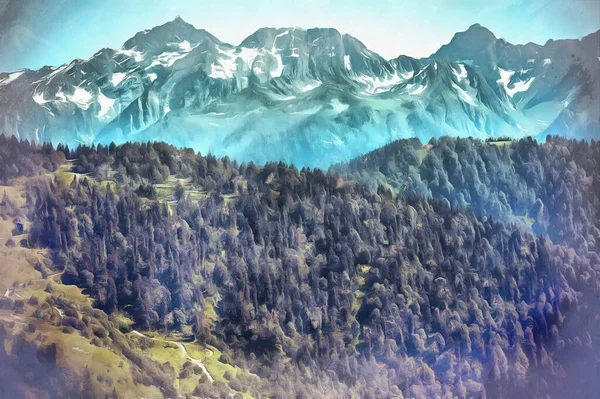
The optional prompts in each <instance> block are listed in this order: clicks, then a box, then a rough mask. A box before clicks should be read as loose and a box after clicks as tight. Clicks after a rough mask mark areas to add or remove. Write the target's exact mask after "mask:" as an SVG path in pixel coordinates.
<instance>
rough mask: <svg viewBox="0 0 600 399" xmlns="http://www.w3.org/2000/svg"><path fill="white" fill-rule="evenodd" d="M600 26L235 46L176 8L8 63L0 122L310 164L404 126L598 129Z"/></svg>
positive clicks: (289, 36)
mask: <svg viewBox="0 0 600 399" xmlns="http://www.w3.org/2000/svg"><path fill="white" fill-rule="evenodd" d="M599 36H600V32H596V33H594V34H592V35H589V36H587V37H585V38H583V39H582V40H556V41H548V42H547V43H546V44H545V45H543V46H541V45H538V44H533V43H529V44H526V45H513V44H510V43H508V42H506V41H504V40H502V39H499V38H496V36H495V35H494V34H493V33H492V32H491V31H490V30H488V29H487V28H485V27H483V26H481V25H479V24H474V25H472V26H471V27H469V28H468V29H467V30H466V31H464V32H459V33H456V34H455V35H454V37H453V38H452V39H451V40H450V42H449V43H448V44H446V45H444V46H442V47H441V48H440V49H439V50H438V51H437V52H436V53H434V54H432V55H431V56H430V57H428V58H424V59H420V60H417V59H414V58H411V57H408V56H404V55H401V56H399V57H397V58H394V59H391V60H386V59H384V58H383V57H381V56H380V55H379V54H377V53H375V52H373V51H371V50H369V49H368V48H367V47H366V46H365V45H364V44H363V43H362V42H361V41H360V40H359V39H357V38H355V37H352V36H350V35H347V34H342V33H340V32H339V31H338V30H336V29H333V28H314V29H301V28H294V27H288V28H261V29H258V30H257V31H256V32H254V33H252V34H251V35H250V36H248V37H247V38H246V39H244V40H243V41H242V42H241V43H240V44H239V45H232V44H228V43H225V42H222V41H221V40H219V39H218V38H217V37H215V36H213V35H212V34H210V33H209V32H207V31H205V30H203V29H197V28H195V27H194V26H193V25H191V24H189V23H187V22H185V21H184V20H183V19H182V18H181V17H177V18H175V19H174V20H172V21H169V22H167V23H165V24H163V25H160V26H157V27H154V28H152V29H149V30H145V31H142V32H139V33H137V34H136V35H135V36H134V37H132V38H131V39H129V40H127V41H126V42H125V44H124V45H123V47H122V48H120V49H102V50H100V51H98V52H97V53H96V54H94V55H93V56H92V57H90V58H89V59H87V60H74V61H72V62H71V63H69V64H66V65H62V66H59V67H44V68H42V69H40V70H38V71H30V70H22V71H17V72H12V73H2V74H0V105H1V106H0V125H1V126H3V128H4V132H5V134H9V135H14V136H17V137H19V138H21V139H29V140H32V141H36V142H43V141H51V142H53V143H59V142H62V143H67V144H69V145H77V144H78V143H88V144H89V143H103V144H107V143H110V142H116V143H123V142H126V141H144V142H145V141H155V140H157V141H166V142H169V143H171V144H174V145H178V146H186V147H192V148H194V149H196V150H199V151H201V152H203V153H208V152H210V153H213V154H215V155H222V156H224V155H227V156H229V157H230V158H233V159H236V160H239V161H254V162H259V163H263V162H267V161H271V160H282V161H286V162H290V163H294V164H295V165H297V166H311V167H316V166H318V167H328V166H329V165H330V164H332V163H335V162H340V161H345V160H348V159H351V158H354V157H356V156H357V155H360V154H362V153H364V152H366V151H369V150H373V149H376V148H378V147H381V146H383V145H385V144H387V143H389V142H390V141H392V140H395V139H398V138H403V137H417V138H419V139H420V140H422V141H427V140H429V139H430V138H431V137H439V136H442V135H451V136H460V137H466V136H473V137H479V138H488V137H498V136H502V137H504V136H510V137H523V136H534V137H545V135H546V134H558V135H564V136H568V137H576V138H598V131H599V128H600V100H599V93H600V82H599V80H600V77H599V75H600V74H599V73H598V63H599V58H598V57H600V50H599Z"/></svg>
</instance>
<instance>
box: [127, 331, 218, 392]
mask: <svg viewBox="0 0 600 399" xmlns="http://www.w3.org/2000/svg"><path fill="white" fill-rule="evenodd" d="M132 333H133V334H135V335H137V336H139V337H144V338H148V339H151V340H154V341H159V342H166V343H168V344H172V345H175V346H177V347H178V348H179V350H181V352H183V355H184V356H185V357H186V358H187V359H188V360H189V361H191V362H192V363H194V364H195V365H197V366H198V367H200V369H201V370H202V372H203V373H204V374H205V375H206V377H208V380H209V381H210V382H211V383H212V382H214V379H213V377H212V375H210V373H209V372H208V370H207V369H206V367H205V366H204V364H202V362H201V361H200V360H198V359H194V358H193V357H191V356H190V355H189V353H188V351H187V349H186V347H185V345H183V344H182V343H181V342H176V341H169V340H166V339H160V338H152V337H148V336H147V335H144V334H142V333H141V332H139V331H137V330H133V331H132Z"/></svg>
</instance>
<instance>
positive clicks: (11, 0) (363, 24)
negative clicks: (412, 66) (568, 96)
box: [0, 0, 600, 71]
mask: <svg viewBox="0 0 600 399" xmlns="http://www.w3.org/2000/svg"><path fill="white" fill-rule="evenodd" d="M178 15H179V16H181V17H182V18H183V19H184V20H186V21H187V22H189V23H191V24H193V25H194V26H196V27H197V28H204V29H206V30H208V31H209V32H211V33H212V34H214V35H215V36H217V37H218V38H219V39H221V40H223V41H225V42H228V43H232V44H239V43H240V42H241V41H242V40H243V39H244V38H245V37H246V36H248V35H250V34H251V33H252V32H254V31H255V30H256V29H258V28H260V27H264V26H276V27H282V26H297V27H302V28H311V27H316V26H319V27H334V28H337V29H338V30H340V31H341V32H343V33H349V34H351V35H353V36H355V37H357V38H359V39H360V40H361V41H363V42H364V43H365V44H366V45H367V46H368V47H369V48H370V49H372V50H374V51H376V52H378V53H380V54H381V55H382V56H384V57H386V58H392V57H396V56H398V55H400V54H406V55H411V56H414V57H423V56H427V55H430V54H431V53H432V52H434V51H436V50H437V49H438V48H439V47H440V46H441V45H442V44H444V43H447V42H448V41H450V39H451V38H452V36H453V34H454V33H455V32H457V31H464V30H466V29H467V28H468V27H469V26H470V25H472V24H473V23H476V22H478V23H480V24H482V25H483V26H486V27H487V28H489V29H490V30H492V31H493V32H494V33H495V34H496V36H498V37H501V38H504V39H506V40H508V41H510V42H512V43H515V44H517V43H526V42H529V41H533V42H536V43H540V44H544V43H545V42H546V40H548V39H550V38H552V39H561V38H579V37H582V36H585V35H586V34H589V33H591V32H593V31H596V30H598V29H600V0H496V1H486V0H428V1H425V0H370V1H364V0H363V1H357V0H302V1H296V2H292V1H278V0H253V1H241V0H228V1H225V0H224V1H214V0H213V1H198V0H169V1H158V0H145V1H142V0H102V1H101V0H0V71H12V70H16V69H19V68H25V67H26V68H34V69H35V68H40V67H42V66H43V65H59V64H62V63H65V62H69V61H71V60H72V59H73V58H87V57H89V56H91V55H92V54H93V53H94V52H96V51H97V50H98V49H100V48H102V47H113V48H118V47H120V46H121V45H122V44H123V42H125V40H127V39H128V38H130V37H131V36H133V35H134V34H135V33H136V32H138V31H140V30H144V29H147V28H151V27H153V26H156V25H160V24H162V23H164V22H166V21H168V20H171V19H173V18H175V17H176V16H178Z"/></svg>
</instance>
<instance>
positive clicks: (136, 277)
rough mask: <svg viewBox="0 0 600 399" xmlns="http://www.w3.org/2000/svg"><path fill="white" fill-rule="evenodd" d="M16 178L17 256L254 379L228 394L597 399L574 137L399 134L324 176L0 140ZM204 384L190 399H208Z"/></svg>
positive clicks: (587, 150) (593, 194)
mask: <svg viewBox="0 0 600 399" xmlns="http://www.w3.org/2000/svg"><path fill="white" fill-rule="evenodd" d="M66 163H68V164H69V165H70V168H71V171H72V175H69V178H68V179H62V178H60V174H59V173H57V171H59V169H60V167H61V166H63V165H65V164H66ZM44 176H46V177H47V178H43V177H44ZM48 176H49V177H48ZM18 179H22V180H23V179H25V180H26V183H25V184H26V185H27V191H26V192H27V197H26V209H27V215H28V218H29V219H30V220H31V225H30V227H29V231H28V234H27V235H26V238H24V239H23V240H22V241H21V242H20V243H16V245H21V246H24V247H27V248H42V249H43V248H45V249H48V251H49V254H50V255H49V256H50V258H51V261H52V265H51V269H52V270H54V271H57V272H60V273H62V274H61V275H60V279H61V281H62V283H63V284H67V285H75V286H77V287H80V288H82V289H83V292H84V293H86V294H89V295H90V297H91V298H92V299H93V307H94V308H96V309H97V310H99V311H102V312H103V313H106V314H107V315H109V316H110V315H125V316H127V317H129V318H131V320H133V323H134V324H133V325H131V326H128V327H123V329H124V331H125V330H127V329H129V330H133V329H135V330H136V331H137V330H139V331H159V332H161V333H165V334H171V333H173V334H181V335H182V336H185V337H186V338H187V339H188V340H193V341H195V342H197V343H199V344H200V345H210V346H211V347H214V348H217V349H218V350H219V351H220V352H221V358H222V359H221V360H222V361H223V363H227V364H231V365H234V366H236V367H239V368H241V369H244V370H249V371H250V372H251V373H252V374H253V375H255V376H256V377H258V378H254V379H252V380H236V381H233V382H232V383H231V384H233V385H237V386H242V388H246V389H247V392H248V394H249V395H252V396H253V397H261V398H289V397H293V398H314V397H330V398H431V397H460V398H470V397H479V398H484V397H502V398H514V397H540V398H541V397H546V395H551V397H554V396H552V395H560V396H559V397H588V396H586V395H590V394H592V393H593V392H598V389H599V388H600V385H598V381H599V380H598V379H595V380H594V377H593V375H594V373H595V375H597V374H598V373H599V371H598V370H599V369H598V365H599V363H600V360H599V359H598V353H600V351H599V350H600V346H599V339H598V334H597V331H598V330H597V328H599V327H600V322H599V320H598V317H597V311H596V312H593V311H592V310H593V309H594V308H596V309H597V307H598V305H599V304H600V300H599V292H600V291H599V289H600V287H599V283H600V257H599V253H600V215H599V213H598V212H599V209H600V145H599V144H598V143H596V142H594V141H592V142H583V141H572V140H566V139H561V138H558V137H548V139H547V140H546V142H544V143H539V142H536V141H535V140H532V139H530V138H528V139H523V140H519V141H514V142H505V143H504V142H503V143H494V142H483V141H478V140H474V139H460V138H441V139H438V140H432V141H430V142H429V143H428V144H426V145H423V144H421V143H419V142H418V141H417V140H401V141H397V142H394V143H392V144H390V145H388V146H386V147H384V148H382V149H380V150H377V151H374V152H372V153H369V154H367V155H365V156H363V157H360V158H358V159H356V160H353V161H351V162H349V163H347V164H340V165H336V166H334V167H332V168H331V169H330V170H329V171H328V172H323V171H321V170H318V169H317V170H311V169H302V170H298V169H296V168H294V167H292V166H287V165H285V164H283V163H271V164H267V165H264V166H258V165H254V164H252V163H250V164H241V165H240V164H237V163H236V162H232V161H230V160H229V159H227V158H223V159H218V158H215V157H213V156H210V155H208V156H203V155H200V154H197V153H194V152H193V151H191V150H179V149H176V148H174V147H171V146H168V145H166V144H163V143H147V144H125V145H122V146H114V145H111V146H96V147H87V146H80V147H78V148H76V149H69V148H68V147H64V146H59V147H58V148H52V147H51V146H49V145H45V146H38V145H34V144H30V143H28V142H19V141H18V140H16V139H15V138H4V137H0V182H2V184H3V185H7V186H9V185H11V184H13V182H14V181H16V180H18ZM0 194H1V193H0ZM11 207H12V205H11V202H10V200H8V199H4V200H3V202H2V204H1V208H0V210H2V211H3V214H7V215H8V214H10V209H11ZM593 314H595V316H592V315H593ZM69 323H70V325H71V326H72V327H73V328H74V329H75V330H81V334H84V331H85V330H86V328H85V326H82V325H81V323H80V320H78V319H77V317H72V320H69V321H68V324H69ZM63 324H64V318H63ZM99 344H101V343H99ZM6 356H8V355H6ZM575 360H577V361H575ZM580 362H586V363H585V364H586V365H587V366H586V368H585V370H584V371H582V370H581V363H580ZM156 375H158V374H156ZM0 378H2V376H0ZM157 378H158V377H157ZM3 384H4V382H3ZM215 385H216V384H210V383H205V384H203V385H202V387H201V388H199V389H200V391H199V392H197V395H196V396H197V397H216V398H218V397H228V395H229V393H228V392H227V390H223V389H221V390H219V389H217V388H215ZM52 389H54V388H48V392H50V394H52ZM236 391H242V389H241V388H240V389H236ZM117 396H118V395H117ZM165 396H168V395H167V394H165ZM589 397H591V396H589Z"/></svg>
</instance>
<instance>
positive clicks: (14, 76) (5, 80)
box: [0, 70, 25, 86]
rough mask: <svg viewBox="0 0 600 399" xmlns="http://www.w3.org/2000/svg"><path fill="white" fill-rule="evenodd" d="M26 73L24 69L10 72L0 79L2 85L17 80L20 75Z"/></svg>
mask: <svg viewBox="0 0 600 399" xmlns="http://www.w3.org/2000/svg"><path fill="white" fill-rule="evenodd" d="M24 73H25V71H24V70H23V71H17V72H13V73H9V74H8V76H7V77H5V78H2V79H0V86H6V85H8V84H9V83H12V82H14V81H15V80H17V79H19V77H21V75H23V74H24Z"/></svg>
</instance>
